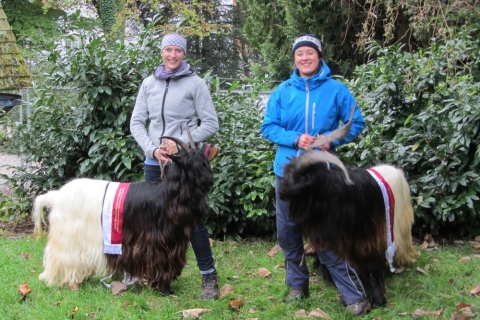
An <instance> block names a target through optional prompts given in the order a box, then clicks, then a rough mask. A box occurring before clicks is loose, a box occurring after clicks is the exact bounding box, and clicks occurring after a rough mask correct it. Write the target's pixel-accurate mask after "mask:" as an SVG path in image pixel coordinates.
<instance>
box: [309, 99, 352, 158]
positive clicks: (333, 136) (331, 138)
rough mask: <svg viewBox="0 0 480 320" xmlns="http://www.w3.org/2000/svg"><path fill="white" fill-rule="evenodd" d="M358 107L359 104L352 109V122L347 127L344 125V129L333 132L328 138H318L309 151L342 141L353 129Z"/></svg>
mask: <svg viewBox="0 0 480 320" xmlns="http://www.w3.org/2000/svg"><path fill="white" fill-rule="evenodd" d="M356 106H357V103H356V102H355V104H354V105H353V107H352V110H351V111H350V120H349V121H348V123H347V124H346V125H343V126H342V127H340V128H338V129H336V130H333V131H332V132H330V133H329V134H327V135H326V136H322V137H320V138H317V139H316V140H315V141H314V142H313V143H312V144H311V145H310V147H309V149H313V148H317V147H319V146H321V145H324V144H326V143H332V142H333V141H336V140H340V139H342V138H343V137H345V136H346V135H347V134H348V133H349V132H350V128H351V127H352V120H353V114H354V113H355V107H356Z"/></svg>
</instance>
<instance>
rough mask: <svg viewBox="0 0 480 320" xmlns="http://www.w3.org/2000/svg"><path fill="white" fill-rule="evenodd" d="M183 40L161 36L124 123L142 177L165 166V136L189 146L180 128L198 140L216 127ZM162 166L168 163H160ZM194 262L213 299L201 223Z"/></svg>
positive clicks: (168, 145)
mask: <svg viewBox="0 0 480 320" xmlns="http://www.w3.org/2000/svg"><path fill="white" fill-rule="evenodd" d="M186 47H187V41H186V39H185V38H184V37H183V36H182V35H180V34H178V33H169V34H166V35H164V36H163V38H162V43H161V55H162V58H163V62H162V64H160V65H159V66H158V67H157V68H156V69H155V71H154V73H153V74H152V75H150V76H149V77H147V78H145V79H144V80H143V82H142V85H141V86H140V90H139V92H138V95H137V99H136V102H135V107H134V109H133V113H132V118H131V121H130V131H131V132H132V135H133V137H134V138H135V140H136V141H137V142H138V144H139V145H140V147H141V148H142V149H143V151H144V153H145V169H144V171H145V181H161V180H160V174H161V170H160V164H159V161H160V162H161V163H163V164H168V161H169V159H168V158H167V157H166V156H165V154H166V153H172V154H174V153H176V151H177V149H176V148H177V147H176V144H175V143H173V141H171V140H166V141H159V137H161V136H171V137H176V138H179V139H181V140H182V141H184V142H185V143H187V145H188V144H189V138H188V135H187V131H186V128H185V126H186V125H188V127H189V129H190V132H191V134H192V138H193V140H194V142H196V143H201V142H202V141H205V140H206V139H208V138H210V137H211V136H213V135H214V134H215V133H216V132H217V131H218V128H219V126H218V118H217V113H216V112H215V108H214V106H213V101H212V98H211V96H210V92H209V90H208V87H207V84H206V83H205V81H204V80H203V79H202V78H200V77H199V76H198V75H197V74H196V73H195V67H194V66H192V65H190V64H189V63H187V62H186V61H184V60H183V59H184V57H185V53H186ZM165 169H166V170H168V165H167V166H165ZM190 241H191V243H192V247H193V251H194V252H195V256H196V258H197V265H198V268H199V269H200V274H202V277H203V278H202V297H203V298H205V299H210V298H218V296H219V291H218V283H217V275H216V271H215V267H214V260H213V255H212V251H211V248H210V242H209V235H208V231H207V229H206V228H205V226H204V225H203V224H202V225H201V226H200V227H199V228H198V230H196V231H195V232H192V234H191V236H190Z"/></svg>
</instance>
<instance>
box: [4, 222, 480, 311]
mask: <svg viewBox="0 0 480 320" xmlns="http://www.w3.org/2000/svg"><path fill="white" fill-rule="evenodd" d="M45 243H46V239H45V238H42V239H40V240H38V241H37V240H35V239H34V238H32V236H31V235H28V234H26V235H17V236H15V237H12V236H11V235H10V234H6V233H5V232H3V233H2V230H1V229H0V246H1V248H2V251H1V252H2V253H1V256H0V268H1V271H0V283H1V284H2V286H1V289H0V296H1V299H0V319H181V318H182V311H183V310H188V309H194V308H202V309H210V310H209V311H208V312H206V313H204V314H202V315H201V316H200V319H294V318H295V314H296V313H297V312H301V310H302V309H303V310H305V312H306V314H309V313H310V312H311V311H312V310H314V309H316V308H319V309H321V310H323V311H324V312H325V313H326V314H328V315H329V316H330V318H331V319H354V317H353V316H351V315H350V314H348V313H347V312H346V311H345V308H344V307H343V306H342V305H341V303H340V300H339V297H338V294H337V291H336V289H335V288H334V287H332V286H330V285H326V284H324V283H323V282H322V281H320V280H319V279H317V278H316V277H315V276H312V278H311V285H310V294H311V296H310V297H309V298H307V299H305V300H304V301H301V302H295V303H292V304H284V303H283V302H282V300H283V297H284V296H285V294H286V293H287V291H286V289H285V287H284V276H285V269H284V268H283V254H282V253H281V251H280V252H278V253H277V254H275V253H274V251H275V250H273V253H272V249H274V247H275V245H276V243H275V242H273V241H267V240H261V239H253V240H252V239H249V240H244V241H241V242H231V241H225V242H222V241H214V242H213V244H212V250H213V253H214V257H215V260H216V267H217V270H218V274H219V285H220V287H223V286H225V285H230V286H231V287H232V289H233V293H229V294H227V295H226V296H224V297H222V298H221V299H218V300H215V301H211V300H207V301H206V300H203V299H202V298H201V277H200V275H199V273H198V268H197V267H196V261H195V257H194V255H193V251H192V250H190V251H189V257H188V265H187V267H186V268H185V269H184V271H183V273H182V275H181V277H180V278H179V279H178V280H176V281H175V282H174V283H173V284H172V288H173V290H174V291H175V294H174V295H172V296H162V295H161V294H159V293H157V292H155V291H153V290H150V289H148V288H144V289H143V290H141V292H136V290H135V289H134V288H133V287H132V288H130V289H128V290H127V291H126V292H124V293H123V294H121V295H113V294H112V292H111V290H110V289H107V288H105V287H104V286H103V285H102V283H101V282H100V279H98V278H95V277H94V278H91V279H90V280H88V281H86V282H84V283H82V284H81V285H80V286H79V288H78V289H77V290H72V289H70V288H69V287H66V288H56V287H47V286H46V285H45V284H44V283H43V282H41V281H39V280H38V275H39V274H40V273H41V271H42V252H43V248H44V246H45ZM417 250H419V251H421V256H420V258H419V259H418V261H417V262H416V263H415V264H414V265H411V266H408V267H407V268H406V269H405V270H404V271H403V273H401V274H396V275H390V276H388V277H387V295H388V298H389V302H388V304H387V305H386V306H384V307H381V308H374V309H373V310H372V311H371V312H370V313H369V314H368V315H367V316H364V317H363V318H364V319H411V318H413V317H414V313H417V314H418V313H422V312H424V313H425V314H426V315H425V316H424V318H434V319H453V318H452V314H462V312H463V313H465V312H466V311H468V310H471V313H472V315H473V316H476V317H477V318H480V308H479V307H477V305H478V304H479V303H480V293H478V294H477V295H478V296H476V295H474V294H471V291H472V289H474V288H475V287H476V286H479V285H480V250H479V249H476V248H475V247H474V246H472V245H471V244H469V243H465V244H456V245H449V246H444V247H443V246H441V247H438V249H430V250H423V249H422V248H421V247H418V248H417ZM269 252H270V255H269ZM259 268H266V269H268V270H269V271H270V272H271V275H270V276H268V277H265V278H263V277H261V276H260V275H259V273H258V269H259ZM25 282H28V288H29V289H31V292H30V293H28V294H27V295H26V296H25V298H24V299H21V297H22V295H21V293H20V292H19V291H18V288H19V286H20V285H22V284H24V283H25ZM239 301H240V304H239V307H238V309H237V308H234V307H233V306H237V305H236V304H235V303H238V302H239ZM232 305H233V306H232ZM461 305H462V306H464V305H472V306H471V307H470V308H469V309H463V310H460V311H457V309H458V308H460V306H461ZM428 314H430V315H428ZM456 319H470V318H468V317H465V318H460V317H458V318H456Z"/></svg>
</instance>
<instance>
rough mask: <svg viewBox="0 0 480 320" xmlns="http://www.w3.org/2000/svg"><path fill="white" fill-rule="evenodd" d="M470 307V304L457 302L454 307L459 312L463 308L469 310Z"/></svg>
mask: <svg viewBox="0 0 480 320" xmlns="http://www.w3.org/2000/svg"><path fill="white" fill-rule="evenodd" d="M471 306H472V305H471V304H468V303H465V302H459V303H457V305H456V306H455V310H456V311H460V310H462V309H465V308H470V307H471Z"/></svg>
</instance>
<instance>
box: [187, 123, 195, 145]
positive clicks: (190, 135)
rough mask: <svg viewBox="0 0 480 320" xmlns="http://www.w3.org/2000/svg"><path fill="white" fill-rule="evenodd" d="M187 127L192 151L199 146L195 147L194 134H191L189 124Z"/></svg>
mask: <svg viewBox="0 0 480 320" xmlns="http://www.w3.org/2000/svg"><path fill="white" fill-rule="evenodd" d="M186 127H187V134H188V140H190V146H192V149H195V148H196V147H197V146H196V145H195V142H193V138H192V134H191V133H190V129H189V128H188V124H187V125H186Z"/></svg>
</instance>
